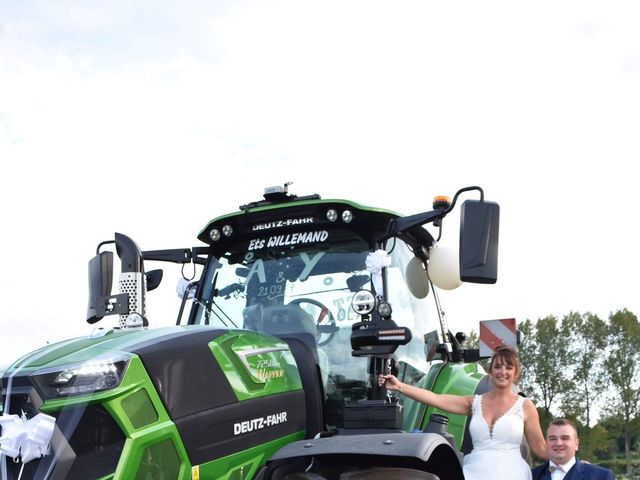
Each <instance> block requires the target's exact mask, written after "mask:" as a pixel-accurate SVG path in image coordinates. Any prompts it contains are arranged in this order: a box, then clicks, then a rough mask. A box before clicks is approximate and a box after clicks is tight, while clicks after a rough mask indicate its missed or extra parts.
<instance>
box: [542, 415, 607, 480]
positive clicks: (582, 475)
mask: <svg viewBox="0 0 640 480" xmlns="http://www.w3.org/2000/svg"><path fill="white" fill-rule="evenodd" d="M579 443H580V441H579V440H578V431H577V430H576V426H575V425H574V424H573V422H572V421H571V420H566V419H564V418H558V419H556V420H554V421H552V422H551V424H550V425H549V428H548V429H547V453H548V454H549V461H548V462H547V463H545V464H543V465H540V466H539V467H536V468H534V469H533V480H615V477H614V476H613V472H612V471H611V470H608V469H606V468H602V467H598V466H596V465H591V464H590V463H584V462H581V461H580V460H579V459H578V458H576V451H577V450H578V444H579Z"/></svg>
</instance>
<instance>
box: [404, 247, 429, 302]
mask: <svg viewBox="0 0 640 480" xmlns="http://www.w3.org/2000/svg"><path fill="white" fill-rule="evenodd" d="M404 276H405V279H406V282H407V287H409V291H410V292H411V294H412V295H413V296H414V297H416V298H424V297H426V296H427V294H428V293H429V277H428V276H427V271H426V270H425V269H424V266H423V265H422V261H421V260H420V259H419V258H418V257H413V258H412V259H411V260H409V263H407V268H406V270H405V275H404Z"/></svg>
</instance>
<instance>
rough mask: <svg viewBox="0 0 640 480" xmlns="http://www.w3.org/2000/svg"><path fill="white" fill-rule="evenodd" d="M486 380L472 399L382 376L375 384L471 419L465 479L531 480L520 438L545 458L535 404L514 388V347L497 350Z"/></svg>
mask: <svg viewBox="0 0 640 480" xmlns="http://www.w3.org/2000/svg"><path fill="white" fill-rule="evenodd" d="M489 376H490V378H491V383H492V385H493V388H492V389H491V390H490V391H489V392H487V393H485V394H484V395H474V396H470V397H462V396H458V395H448V394H437V393H433V392H431V391H429V390H425V389H422V388H419V387H414V386H412V385H408V384H406V383H402V382H401V381H400V380H398V379H397V378H396V377H395V376H393V375H380V377H379V378H378V383H379V384H380V385H383V384H385V386H386V388H387V390H396V391H398V392H400V393H402V394H403V395H406V396H408V397H410V398H413V399H414V400H417V401H419V402H422V403H426V404H427V405H432V406H434V407H436V408H439V409H441V410H444V411H447V412H449V413H457V414H461V415H471V422H469V432H470V433H471V439H472V441H473V450H472V451H471V453H469V454H468V455H465V457H464V459H463V465H462V467H463V471H464V477H465V478H466V479H467V480H491V479H495V478H509V479H511V480H530V479H531V469H530V467H529V464H528V463H527V462H526V461H525V460H524V459H523V458H522V455H521V453H520V444H521V442H522V434H523V433H524V435H525V437H526V439H527V443H528V444H529V448H531V450H532V451H533V453H535V454H536V456H538V457H539V458H541V459H544V460H547V458H548V455H547V450H546V447H545V440H544V436H543V434H542V430H541V428H540V420H539V417H538V411H537V410H536V407H535V405H534V404H533V402H532V401H531V400H529V399H525V398H524V397H521V396H520V395H518V394H517V393H515V392H514V390H513V388H512V387H513V385H514V383H515V382H517V381H518V378H519V376H520V361H519V360H518V355H517V353H516V352H515V350H514V349H513V348H511V347H505V346H500V347H497V348H496V349H495V351H494V354H493V356H492V357H491V363H490V365H489Z"/></svg>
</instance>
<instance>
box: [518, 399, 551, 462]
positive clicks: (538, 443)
mask: <svg viewBox="0 0 640 480" xmlns="http://www.w3.org/2000/svg"><path fill="white" fill-rule="evenodd" d="M523 407H524V435H525V437H527V443H528V444H529V448H530V449H531V450H532V451H533V453H535V454H536V457H538V458H540V459H542V460H545V461H546V460H549V454H548V453H547V444H546V442H545V440H544V435H543V434H542V429H541V428H540V417H539V415H538V410H536V406H535V405H534V404H533V402H532V401H531V400H529V399H526V400H525V401H524V406H523Z"/></svg>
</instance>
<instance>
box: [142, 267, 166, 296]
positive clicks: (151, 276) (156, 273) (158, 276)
mask: <svg viewBox="0 0 640 480" xmlns="http://www.w3.org/2000/svg"><path fill="white" fill-rule="evenodd" d="M145 276H146V277H147V292H150V291H151V290H155V289H156V288H158V287H159V286H160V282H161V281H162V269H158V270H150V271H148V272H145Z"/></svg>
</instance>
